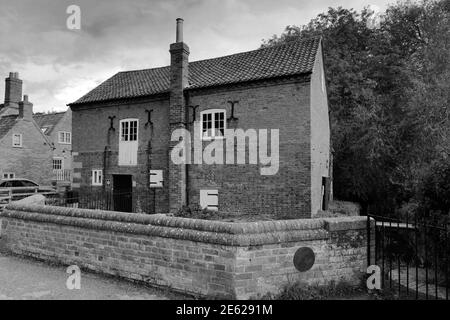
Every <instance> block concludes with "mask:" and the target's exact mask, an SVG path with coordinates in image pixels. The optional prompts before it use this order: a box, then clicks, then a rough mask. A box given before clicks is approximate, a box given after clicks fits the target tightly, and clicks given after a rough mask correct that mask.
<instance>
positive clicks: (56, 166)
mask: <svg viewBox="0 0 450 320" xmlns="http://www.w3.org/2000/svg"><path fill="white" fill-rule="evenodd" d="M62 168H63V159H62V158H53V170H62Z"/></svg>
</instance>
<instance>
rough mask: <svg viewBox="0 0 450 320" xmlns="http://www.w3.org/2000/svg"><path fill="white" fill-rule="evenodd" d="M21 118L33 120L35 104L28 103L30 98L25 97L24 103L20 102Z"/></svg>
mask: <svg viewBox="0 0 450 320" xmlns="http://www.w3.org/2000/svg"><path fill="white" fill-rule="evenodd" d="M19 118H22V119H25V120H30V121H31V120H32V119H33V104H32V103H31V102H29V101H28V96H27V95H24V96H23V101H20V102H19Z"/></svg>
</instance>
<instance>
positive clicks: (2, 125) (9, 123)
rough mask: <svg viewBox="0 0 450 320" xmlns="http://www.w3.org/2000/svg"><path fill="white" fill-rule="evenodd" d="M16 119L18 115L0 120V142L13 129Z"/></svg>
mask: <svg viewBox="0 0 450 320" xmlns="http://www.w3.org/2000/svg"><path fill="white" fill-rule="evenodd" d="M17 117H18V115H16V114H15V115H10V116H4V117H1V118H0V140H1V139H2V138H3V137H4V136H6V135H7V134H8V132H9V131H10V130H11V129H12V128H13V127H14V125H15V124H16V120H17Z"/></svg>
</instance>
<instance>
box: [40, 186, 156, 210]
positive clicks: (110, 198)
mask: <svg viewBox="0 0 450 320" xmlns="http://www.w3.org/2000/svg"><path fill="white" fill-rule="evenodd" d="M156 200H157V197H156V195H155V192H152V190H150V191H148V190H143V191H133V192H114V191H101V192H98V191H97V192H92V191H83V192H77V191H69V192H65V193H64V194H59V195H56V196H54V197H51V198H47V199H46V204H47V205H53V206H60V207H71V208H81V209H93V210H107V211H121V212H134V213H147V214H153V213H155V211H156V208H155V207H156Z"/></svg>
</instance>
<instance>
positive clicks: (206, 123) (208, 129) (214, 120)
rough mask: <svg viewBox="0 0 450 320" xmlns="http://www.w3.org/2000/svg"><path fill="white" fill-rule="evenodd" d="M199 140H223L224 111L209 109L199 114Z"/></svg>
mask: <svg viewBox="0 0 450 320" xmlns="http://www.w3.org/2000/svg"><path fill="white" fill-rule="evenodd" d="M200 121H201V131H200V132H201V135H202V136H201V138H202V139H203V140H211V139H223V137H224V135H225V129H226V128H227V122H226V112H225V110H224V109H210V110H205V111H202V112H200Z"/></svg>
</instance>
